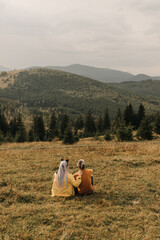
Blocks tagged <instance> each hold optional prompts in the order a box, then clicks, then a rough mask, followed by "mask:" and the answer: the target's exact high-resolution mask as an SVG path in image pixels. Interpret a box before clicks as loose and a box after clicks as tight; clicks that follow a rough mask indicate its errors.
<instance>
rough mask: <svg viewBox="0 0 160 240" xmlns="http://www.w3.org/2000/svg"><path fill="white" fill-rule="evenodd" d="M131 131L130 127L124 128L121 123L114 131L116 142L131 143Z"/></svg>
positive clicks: (122, 122) (123, 124)
mask: <svg viewBox="0 0 160 240" xmlns="http://www.w3.org/2000/svg"><path fill="white" fill-rule="evenodd" d="M132 132H133V129H132V126H131V125H128V126H126V125H125V122H124V121H121V123H120V124H119V127H118V128H117V129H116V136H117V139H118V141H132V140H133V134H132Z"/></svg>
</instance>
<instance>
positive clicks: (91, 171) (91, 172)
mask: <svg viewBox="0 0 160 240" xmlns="http://www.w3.org/2000/svg"><path fill="white" fill-rule="evenodd" d="M88 171H89V173H90V174H91V184H92V186H93V170H92V169H88Z"/></svg>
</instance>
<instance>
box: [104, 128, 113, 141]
mask: <svg viewBox="0 0 160 240" xmlns="http://www.w3.org/2000/svg"><path fill="white" fill-rule="evenodd" d="M104 139H105V140H106V141H110V140H112V137H111V132H110V131H109V130H107V131H106V132H105V135H104Z"/></svg>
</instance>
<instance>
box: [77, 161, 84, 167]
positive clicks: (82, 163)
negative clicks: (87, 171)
mask: <svg viewBox="0 0 160 240" xmlns="http://www.w3.org/2000/svg"><path fill="white" fill-rule="evenodd" d="M77 166H78V167H79V168H80V169H84V168H85V161H84V160H83V159H80V160H79V161H78V163H77Z"/></svg>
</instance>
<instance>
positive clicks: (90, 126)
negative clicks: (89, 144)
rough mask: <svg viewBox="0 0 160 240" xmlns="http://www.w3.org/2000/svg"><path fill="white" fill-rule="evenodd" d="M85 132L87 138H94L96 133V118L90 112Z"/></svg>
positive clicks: (86, 120) (87, 116)
mask: <svg viewBox="0 0 160 240" xmlns="http://www.w3.org/2000/svg"><path fill="white" fill-rule="evenodd" d="M84 131H85V134H86V135H87V136H93V135H94V134H95V133H96V126H95V122H94V118H93V116H92V114H91V112H90V111H89V112H88V114H87V115H86V119H85V130H84Z"/></svg>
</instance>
